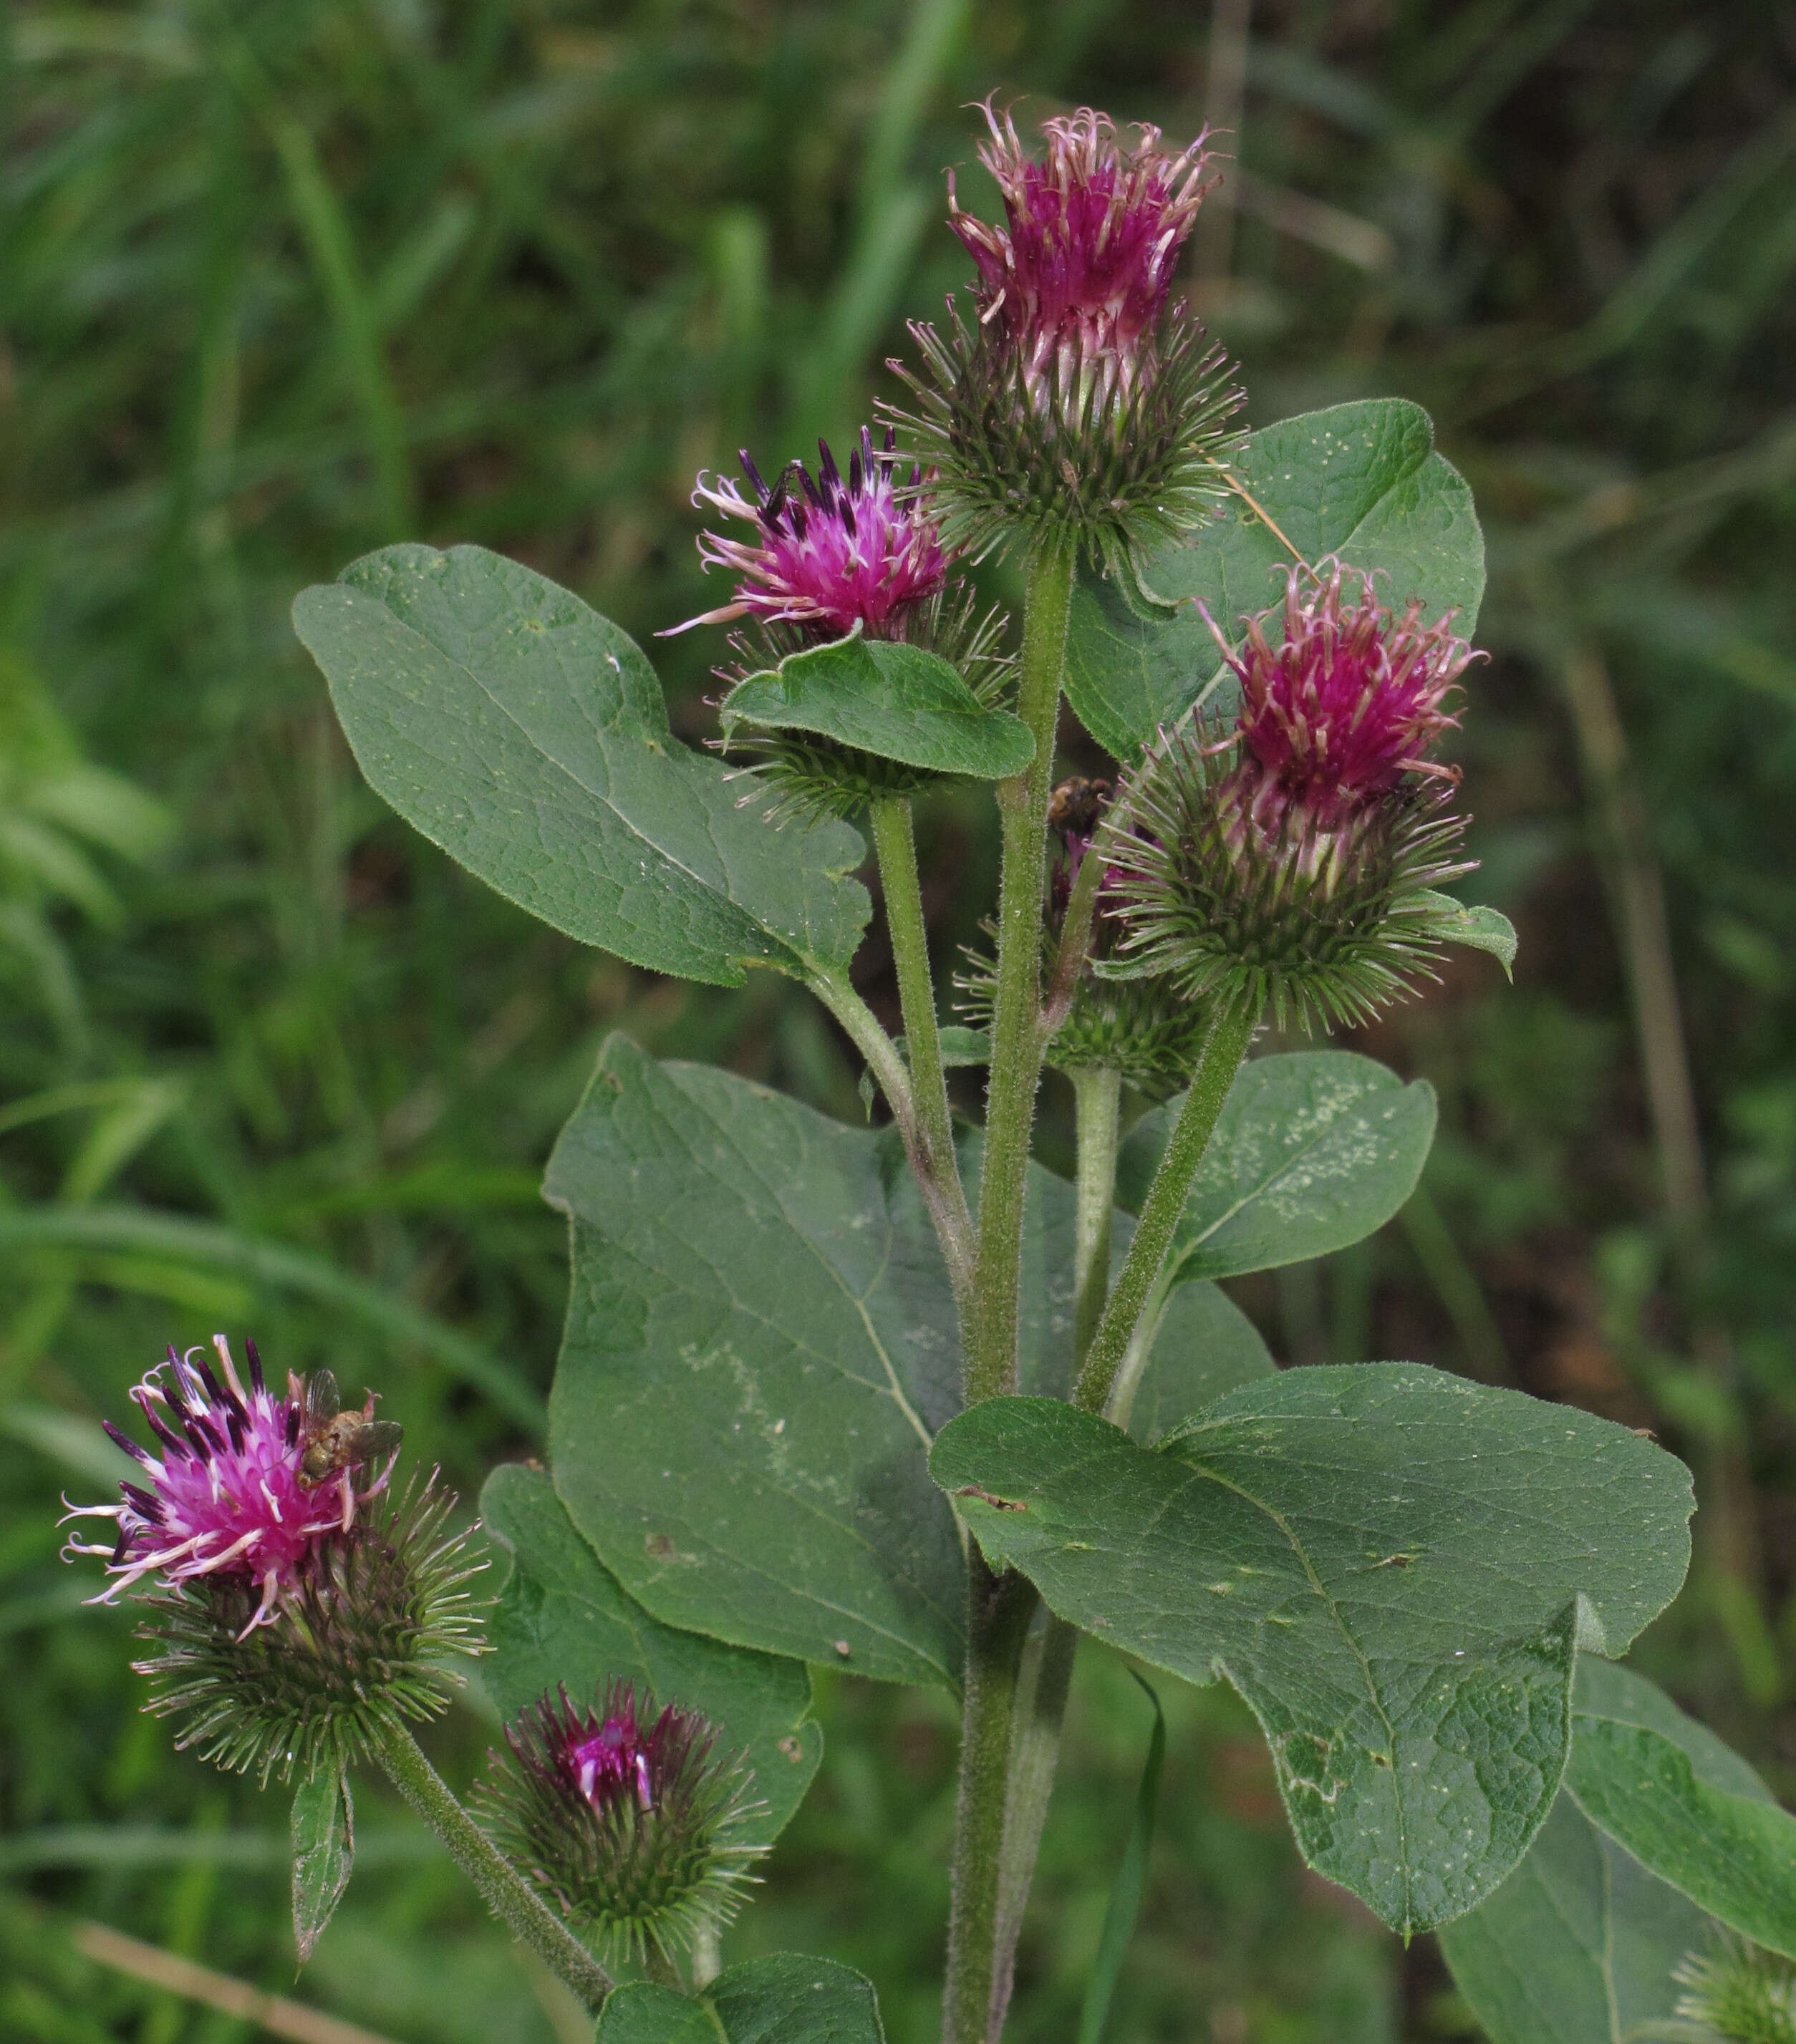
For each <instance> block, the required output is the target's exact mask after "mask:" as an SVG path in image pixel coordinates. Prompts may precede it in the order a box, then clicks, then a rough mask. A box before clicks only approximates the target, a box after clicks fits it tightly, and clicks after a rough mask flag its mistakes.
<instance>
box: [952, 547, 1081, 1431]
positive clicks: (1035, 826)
mask: <svg viewBox="0 0 1796 2044" xmlns="http://www.w3.org/2000/svg"><path fill="white" fill-rule="evenodd" d="M1072 586H1073V557H1072V554H1071V551H1070V549H1055V548H1044V550H1043V551H1041V552H1040V553H1038V554H1036V555H1035V556H1034V557H1033V559H1032V560H1031V561H1030V563H1029V588H1028V594H1027V595H1026V596H1025V599H1024V605H1023V644H1022V651H1021V654H1020V655H1018V658H1017V715H1018V716H1019V717H1021V719H1022V720H1023V721H1024V723H1025V724H1027V725H1028V726H1029V729H1030V731H1031V732H1032V733H1033V735H1034V738H1035V757H1034V759H1033V760H1031V761H1030V763H1029V771H1028V772H1027V773H1026V774H1017V775H1014V776H1013V778H1011V779H1010V780H1008V781H1001V782H999V783H998V816H999V819H1000V821H1001V823H1002V828H1003V840H1004V863H1003V870H1002V877H1001V878H1000V881H999V883H998V992H997V997H996V999H995V1000H994V1002H993V1004H992V1017H991V1077H990V1084H989V1085H988V1086H987V1088H986V1139H985V1165H984V1170H983V1174H982V1175H981V1178H980V1181H979V1253H978V1261H977V1262H976V1264H975V1277H974V1286H975V1301H974V1307H975V1311H974V1324H973V1329H972V1340H971V1343H970V1344H969V1346H968V1349H967V1358H966V1389H967V1404H970V1405H971V1404H976V1403H977V1402H978V1401H979V1400H980V1399H982V1398H992V1397H997V1396H998V1393H1001V1392H1006V1391H1013V1390H1014V1389H1016V1383H1017V1288H1018V1284H1019V1279H1020V1274H1021V1259H1022V1239H1023V1188H1024V1185H1025V1175H1026V1174H1027V1171H1028V1168H1029V1131H1030V1128H1031V1127H1032V1125H1033V1122H1034V1120H1035V1090H1036V1085H1037V1083H1038V1082H1039V1081H1040V1077H1041V1052H1042V1047H1043V1041H1044V1039H1043V1036H1042V1032H1041V1016H1040V1001H1041V910H1042V888H1043V883H1044V881H1045V879H1046V877H1047V857H1048V842H1047V840H1048V796H1049V794H1050V793H1051V792H1052V788H1053V780H1054V730H1055V725H1056V720H1057V719H1058V717H1059V713H1060V673H1061V669H1062V667H1063V665H1064V664H1065V660H1066V651H1067V613H1068V609H1069V608H1070V606H1071V602H1072Z"/></svg>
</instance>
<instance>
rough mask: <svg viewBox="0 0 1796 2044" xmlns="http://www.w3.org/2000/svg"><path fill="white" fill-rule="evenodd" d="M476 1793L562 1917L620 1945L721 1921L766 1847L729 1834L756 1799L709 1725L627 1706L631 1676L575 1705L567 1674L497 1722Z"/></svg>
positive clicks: (681, 1711)
mask: <svg viewBox="0 0 1796 2044" xmlns="http://www.w3.org/2000/svg"><path fill="white" fill-rule="evenodd" d="M505 1737H506V1745H507V1746H509V1747H510V1754H511V1764H510V1765H507V1764H506V1762H504V1761H503V1760H502V1758H501V1757H500V1756H499V1755H498V1754H494V1755H493V1756H492V1758H493V1761H494V1774H493V1777H492V1778H491V1779H490V1781H487V1782H485V1783H483V1785H481V1787H480V1788H479V1790H478V1791H477V1800H479V1804H480V1806H481V1808H482V1811H483V1814H484V1815H486V1818H487V1820H488V1823H489V1824H490V1828H491V1829H492V1831H493V1833H494V1837H495V1838H496V1839H497V1841H498V1844H499V1846H500V1847H501V1849H502V1850H503V1851H504V1852H505V1853H506V1854H507V1856H508V1857H509V1858H510V1859H511V1860H512V1861H513V1863H514V1864H515V1865H517V1866H518V1867H519V1868H520V1869H522V1871H523V1872H524V1873H525V1874H527V1875H528V1877H529V1879H530V1880H531V1881H533V1883H534V1884H535V1885H536V1886H537V1887H539V1888H541V1889H543V1890H544V1892H546V1893H547V1894H548V1895H550V1896H552V1897H553V1898H554V1899H555V1900H556V1902H557V1903H558V1904H560V1907H561V1909H562V1911H563V1913H564V1914H566V1915H569V1916H571V1917H573V1918H575V1919H577V1920H578V1921H579V1922H581V1923H586V1924H589V1925H590V1926H591V1927H594V1929H596V1930H598V1931H601V1932H602V1933H603V1934H605V1935H606V1938H608V1939H610V1940H611V1941H613V1942H614V1943H616V1944H617V1945H618V1946H621V1948H622V1949H623V1950H625V1951H626V1952H629V1953H632V1954H639V1955H640V1953H641V1952H643V1951H644V1950H645V1949H646V1948H647V1947H648V1946H650V1945H654V1946H657V1947H658V1948H659V1949H660V1950H663V1951H666V1950H671V1948H673V1947H674V1946H678V1945H681V1944H684V1943H688V1942H690V1940H691V1938H692V1937H693V1935H694V1933H695V1932H696V1931H700V1930H702V1929H704V1928H706V1927H711V1926H715V1925H717V1924H721V1923H727V1922H728V1921H729V1918H730V1917H731V1915H733V1914H734V1912H735V1910H736V1906H737V1904H738V1903H739V1902H740V1899H741V1892H742V1889H743V1888H744V1885H746V1884H747V1883H748V1881H750V1880H752V1874H751V1873H750V1871H749V1869H750V1868H751V1867H752V1864H753V1862H754V1861H755V1860H756V1859H757V1858H759V1857H760V1855H761V1854H762V1853H763V1852H764V1850H766V1848H765V1847H764V1846H760V1845H752V1844H747V1843H744V1842H742V1840H741V1839H740V1836H739V1834H740V1831H741V1828H742V1827H743V1826H744V1823H747V1822H748V1820H749V1819H751V1818H752V1817H754V1816H756V1815H760V1814H763V1812H764V1810H765V1807H766V1806H765V1805H764V1804H759V1803H756V1802H753V1801H752V1800H750V1793H749V1792H750V1787H751V1785H752V1776H751V1775H750V1774H749V1773H748V1771H747V1769H745V1768H744V1766H743V1765H742V1764H741V1762H740V1760H737V1759H733V1758H728V1757H726V1756H719V1755H718V1754H717V1753H716V1751H715V1748H716V1745H717V1730H716V1727H714V1726H713V1725H712V1724H710V1723H709V1722H708V1721H707V1720H706V1719H704V1718H702V1717H701V1716H700V1715H698V1712H695V1711H690V1710H687V1709H686V1708H684V1707H683V1705H681V1704H667V1706H666V1707H665V1708H663V1709H662V1710H661V1711H660V1712H656V1708H655V1705H654V1704H653V1702H652V1700H650V1699H649V1698H648V1697H647V1696H644V1698H643V1699H642V1700H641V1704H640V1708H639V1706H638V1703H637V1698H636V1689H635V1687H634V1685H633V1684H631V1683H629V1682H623V1681H610V1682H606V1683H602V1684H601V1685H600V1686H599V1688H598V1691H597V1692H596V1696H595V1699H594V1704H590V1705H587V1706H586V1707H584V1708H582V1707H580V1706H579V1705H577V1704H575V1703H574V1701H573V1700H572V1699H571V1697H570V1696H568V1693H567V1688H566V1685H561V1686H560V1687H558V1688H556V1689H555V1690H553V1691H552V1692H550V1693H549V1694H548V1695H546V1696H541V1697H540V1698H539V1699H538V1700H536V1702H535V1703H534V1704H531V1705H530V1706H529V1708H528V1709H526V1710H525V1711H524V1712H521V1714H520V1715H519V1716H518V1717H517V1719H515V1720H514V1721H513V1723H510V1724H508V1725H507V1726H506V1732H505Z"/></svg>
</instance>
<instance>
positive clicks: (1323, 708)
mask: <svg viewBox="0 0 1796 2044" xmlns="http://www.w3.org/2000/svg"><path fill="white" fill-rule="evenodd" d="M1351 573H1352V571H1349V570H1346V569H1344V568H1343V567H1341V565H1340V562H1339V561H1336V560H1333V559H1330V560H1325V561H1323V562H1322V563H1321V564H1320V566H1319V567H1317V568H1316V569H1313V570H1312V569H1310V568H1307V567H1293V568H1292V569H1291V570H1290V571H1289V574H1288V575H1287V577H1286V586H1285V601H1284V605H1283V625H1284V636H1283V640H1282V642H1281V643H1280V644H1279V645H1278V646H1276V647H1273V646H1271V645H1269V644H1268V643H1267V638H1266V635H1265V631H1264V626H1265V624H1266V621H1267V619H1268V618H1270V617H1273V616H1274V615H1275V614H1276V613H1275V612H1272V611H1267V612H1265V613H1263V614H1262V615H1261V616H1260V617H1256V618H1249V619H1245V620H1244V623H1245V624H1246V626H1247V636H1246V639H1245V640H1244V644H1243V645H1242V647H1241V650H1240V653H1239V654H1238V655H1237V654H1236V653H1235V652H1233V651H1231V649H1230V648H1229V644H1228V642H1227V640H1225V638H1224V637H1223V636H1222V634H1221V632H1220V631H1218V630H1217V626H1216V624H1215V621H1214V620H1213V619H1212V618H1211V617H1210V613H1208V612H1207V611H1205V612H1204V617H1205V621H1206V623H1208V624H1209V625H1210V630H1211V631H1212V632H1213V633H1214V634H1215V636H1216V639H1217V644H1218V645H1220V646H1221V648H1222V653H1223V657H1224V659H1225V660H1226V661H1227V663H1228V664H1229V667H1232V668H1233V670H1234V672H1235V674H1236V678H1238V679H1239V681H1240V685H1241V707H1240V718H1239V720H1238V722H1237V724H1236V735H1237V736H1238V737H1239V739H1240V742H1241V744H1242V746H1243V748H1244V754H1245V755H1246V757H1244V759H1243V762H1242V765H1241V767H1240V770H1239V772H1240V774H1241V776H1242V777H1244V782H1250V783H1251V784H1252V786H1251V790H1250V791H1249V792H1250V795H1251V799H1250V804H1249V807H1250V809H1251V813H1252V815H1253V816H1254V818H1255V820H1256V822H1258V823H1260V824H1261V825H1262V827H1270V826H1271V825H1272V824H1275V823H1276V821H1277V820H1278V818H1279V815H1280V814H1281V813H1283V811H1284V810H1285V809H1288V808H1292V807H1301V808H1302V809H1303V810H1304V811H1305V812H1306V815H1307V816H1308V817H1309V818H1310V820H1312V821H1313V823H1314V824H1315V826H1316V827H1317V828H1319V829H1321V830H1324V831H1329V830H1334V829H1338V828H1340V825H1341V824H1344V822H1346V821H1347V820H1348V819H1349V818H1350V817H1352V816H1354V815H1356V813H1359V811H1361V810H1363V809H1365V808H1367V806H1368V805H1371V804H1372V803H1373V802H1375V801H1376V800H1377V799H1378V798H1379V797H1380V796H1382V795H1385V794H1388V793H1390V791H1391V790H1393V789H1394V788H1396V787H1397V786H1398V785H1399V784H1400V783H1401V782H1402V781H1403V779H1404V778H1405V777H1406V775H1408V774H1429V775H1434V776H1438V777H1443V778H1454V770H1453V769H1452V767H1448V766H1445V765H1444V764H1442V763H1440V762H1439V761H1437V760H1434V759H1429V756H1428V755H1429V751H1430V750H1431V749H1432V747H1433V745H1434V743H1435V742H1436V740H1437V739H1438V738H1439V737H1440V734H1441V732H1443V731H1444V730H1445V729H1447V728H1448V726H1449V725H1451V724H1454V723H1455V722H1456V719H1455V718H1453V717H1450V716H1449V715H1448V713H1447V711H1446V709H1445V707H1444V705H1445V702H1446V699H1447V697H1448V695H1449V694H1451V693H1452V690H1453V687H1454V685H1455V684H1456V682H1457V681H1458V678H1459V675H1460V674H1463V672H1464V670H1465V668H1466V666H1467V663H1468V662H1469V661H1470V660H1471V659H1473V658H1474V657H1475V655H1473V654H1472V652H1471V649H1470V647H1468V646H1467V644H1466V643H1465V641H1464V640H1463V639H1458V638H1456V637H1455V636H1453V631H1452V624H1453V617H1454V615H1455V613H1452V612H1449V613H1448V614H1447V615H1446V616H1445V617H1442V618H1440V619H1439V620H1438V621H1436V623H1435V624H1432V625H1429V626H1428V627H1427V628H1423V626H1422V623H1421V617H1422V605H1421V601H1419V600H1413V601H1411V602H1410V603H1409V605H1408V606H1407V608H1406V609H1405V610H1404V611H1403V613H1402V615H1401V616H1397V615H1394V613H1391V612H1390V611H1389V610H1387V609H1385V608H1384V606H1383V605H1382V604H1380V603H1379V601H1378V597H1377V595H1376V594H1375V590H1374V588H1373V582H1372V578H1371V576H1370V575H1365V574H1362V575H1359V577H1358V580H1359V595H1358V597H1357V600H1356V601H1352V602H1344V601H1343V597H1342V583H1343V581H1344V578H1346V577H1347V576H1348V574H1351ZM1199 607H1200V609H1201V608H1202V606H1201V605H1200V606H1199Z"/></svg>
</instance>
